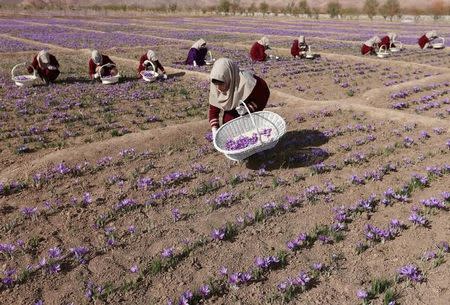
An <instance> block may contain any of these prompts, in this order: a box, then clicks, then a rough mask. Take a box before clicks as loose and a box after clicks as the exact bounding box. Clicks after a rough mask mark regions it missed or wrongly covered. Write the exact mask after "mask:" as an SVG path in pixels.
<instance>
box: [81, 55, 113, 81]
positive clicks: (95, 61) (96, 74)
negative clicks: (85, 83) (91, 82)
mask: <svg viewBox="0 0 450 305" xmlns="http://www.w3.org/2000/svg"><path fill="white" fill-rule="evenodd" d="M88 64H89V77H90V78H91V79H95V78H100V77H104V76H115V75H117V73H118V71H117V68H116V66H115V63H114V62H113V61H112V60H111V59H110V58H109V57H108V56H106V55H103V54H101V53H100V52H99V51H97V50H93V51H92V55H91V58H90V59H89V63H88ZM106 64H110V66H109V67H104V68H103V69H102V66H104V65H106ZM100 74H101V75H100Z"/></svg>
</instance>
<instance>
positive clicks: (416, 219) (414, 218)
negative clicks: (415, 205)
mask: <svg viewBox="0 0 450 305" xmlns="http://www.w3.org/2000/svg"><path fill="white" fill-rule="evenodd" d="M409 220H410V221H411V222H412V223H413V224H415V225H422V226H425V225H427V223H428V220H427V219H426V218H425V217H423V216H422V215H419V214H417V213H416V212H413V213H412V214H411V215H410V216H409Z"/></svg>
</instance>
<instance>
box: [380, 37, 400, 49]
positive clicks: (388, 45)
mask: <svg viewBox="0 0 450 305" xmlns="http://www.w3.org/2000/svg"><path fill="white" fill-rule="evenodd" d="M395 38H397V34H395V33H388V34H387V35H386V36H384V37H383V38H381V41H380V43H378V47H381V46H385V48H386V50H389V49H390V48H391V43H393V42H394V41H395ZM392 47H393V48H395V45H392Z"/></svg>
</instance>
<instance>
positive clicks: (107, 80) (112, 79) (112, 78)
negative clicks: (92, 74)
mask: <svg viewBox="0 0 450 305" xmlns="http://www.w3.org/2000/svg"><path fill="white" fill-rule="evenodd" d="M115 66H116V65H114V64H106V65H103V66H101V67H100V71H99V74H100V80H101V81H102V84H104V85H110V84H115V83H117V82H118V81H119V79H120V74H117V75H107V76H102V70H103V69H104V68H109V67H115Z"/></svg>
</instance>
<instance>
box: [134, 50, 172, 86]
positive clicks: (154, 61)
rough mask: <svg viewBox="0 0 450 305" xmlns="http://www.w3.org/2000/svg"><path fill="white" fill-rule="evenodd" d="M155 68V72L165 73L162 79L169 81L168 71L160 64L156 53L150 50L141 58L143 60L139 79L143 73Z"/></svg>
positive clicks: (140, 64)
mask: <svg viewBox="0 0 450 305" xmlns="http://www.w3.org/2000/svg"><path fill="white" fill-rule="evenodd" d="M153 68H154V70H155V72H158V71H159V70H160V71H161V72H162V73H163V76H162V77H163V78H164V79H167V74H166V71H165V70H164V67H163V66H162V65H161V63H160V62H159V60H158V57H157V56H156V53H155V51H153V50H148V51H147V53H145V54H143V55H142V56H141V59H140V60H139V67H138V77H139V78H141V77H142V75H141V71H146V70H153Z"/></svg>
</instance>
